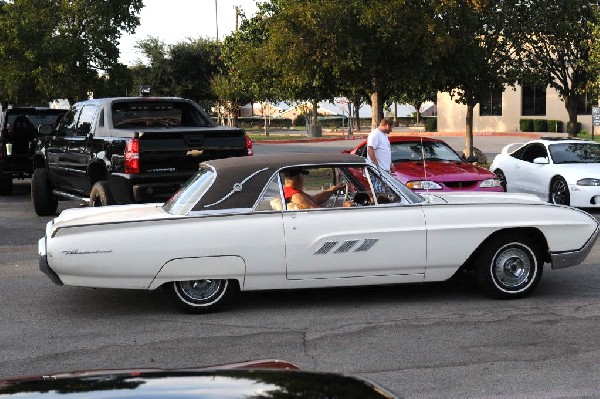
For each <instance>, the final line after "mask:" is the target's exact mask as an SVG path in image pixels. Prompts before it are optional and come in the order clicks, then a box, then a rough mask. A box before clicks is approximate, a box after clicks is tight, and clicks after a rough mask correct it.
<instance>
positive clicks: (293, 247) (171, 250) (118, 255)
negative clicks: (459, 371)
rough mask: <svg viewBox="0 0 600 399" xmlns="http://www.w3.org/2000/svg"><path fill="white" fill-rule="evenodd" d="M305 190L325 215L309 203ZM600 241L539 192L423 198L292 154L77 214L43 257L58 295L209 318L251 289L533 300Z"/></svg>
mask: <svg viewBox="0 0 600 399" xmlns="http://www.w3.org/2000/svg"><path fill="white" fill-rule="evenodd" d="M284 186H285V187H286V188H285V189H284ZM292 186H293V189H290V188H289V187H292ZM373 187H377V188H378V191H374V189H373ZM290 190H291V191H290ZM298 193H300V196H303V195H304V196H308V197H309V198H311V199H312V200H314V201H315V202H318V204H316V205H314V206H313V207H306V206H302V205H298V204H297V203H296V202H295V201H296V199H297V197H298V195H296V194H298ZM285 198H288V199H285ZM282 199H283V200H282ZM598 232H599V230H598V223H597V222H596V220H595V219H594V218H593V217H591V216H590V215H589V214H587V213H586V212H583V211H581V210H578V209H574V208H570V207H565V206H558V205H552V204H548V203H545V202H542V201H540V200H539V199H538V198H536V197H535V196H532V195H527V194H509V193H452V194H446V193H436V194H435V195H432V194H426V195H424V196H420V195H417V194H415V193H413V192H412V191H410V190H408V189H407V188H406V187H405V186H403V185H402V184H401V183H400V182H399V181H397V180H396V179H394V178H393V177H392V176H391V175H389V174H387V173H386V172H383V171H381V170H380V169H378V168H377V167H376V166H374V165H373V164H371V163H370V162H369V161H367V160H365V159H364V158H361V157H358V156H355V155H348V154H291V155H290V154H285V155H273V156H268V157H267V156H254V157H246V158H229V159H221V160H214V161H207V162H205V163H203V164H201V165H200V170H199V172H198V173H197V174H196V175H195V176H194V177H193V178H192V179H191V180H190V181H189V182H188V183H187V184H186V185H185V186H184V187H182V188H181V190H180V191H179V192H178V193H177V194H175V195H174V196H173V198H171V199H170V200H169V201H168V202H166V203H165V204H142V205H120V206H108V207H101V208H81V209H69V210H65V211H63V212H62V213H61V215H60V216H59V217H57V218H56V219H54V220H53V221H51V222H49V223H48V225H47V227H46V236H45V237H44V238H42V239H41V240H40V241H39V254H40V268H41V270H42V271H43V272H44V273H46V274H47V275H48V276H49V277H50V278H51V279H52V281H54V282H55V283H57V284H59V285H62V284H64V285H72V286H84V287H105V288H126V289H145V290H152V289H155V288H158V287H161V286H164V287H166V288H167V289H168V290H169V291H170V293H171V294H172V298H173V299H175V301H176V302H177V303H178V304H179V305H180V306H182V307H183V308H184V309H185V310H188V311H191V312H207V311H212V310H215V309H217V308H219V307H221V306H223V305H224V304H225V303H227V302H228V301H229V300H230V299H231V298H232V297H233V296H234V294H236V293H237V292H238V291H240V290H241V291H249V290H269V289H297V288H318V287H339V286H358V285H374V284H396V283H418V282H429V281H442V280H447V279H449V278H450V277H452V276H453V275H454V274H455V273H457V272H459V271H461V270H465V269H466V270H472V271H473V272H474V273H473V274H474V276H475V277H476V279H477V281H478V283H479V285H480V287H481V288H482V290H483V291H484V292H486V293H487V294H490V295H492V296H496V297H501V298H518V297H523V296H525V295H527V294H529V293H531V292H532V291H533V289H534V288H535V286H536V285H537V283H538V282H539V280H540V278H541V276H542V271H543V265H544V263H550V264H551V267H552V268H565V267H569V266H573V265H577V264H579V263H581V262H582V261H583V260H584V259H585V257H586V256H587V254H588V253H589V252H590V250H591V248H592V247H593V245H594V242H595V241H596V238H597V237H598Z"/></svg>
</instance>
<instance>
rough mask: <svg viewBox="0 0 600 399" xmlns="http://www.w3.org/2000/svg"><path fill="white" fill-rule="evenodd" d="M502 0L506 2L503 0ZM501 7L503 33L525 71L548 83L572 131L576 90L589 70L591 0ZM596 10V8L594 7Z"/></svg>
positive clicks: (592, 22)
mask: <svg viewBox="0 0 600 399" xmlns="http://www.w3.org/2000/svg"><path fill="white" fill-rule="evenodd" d="M507 3H508V2H507ZM508 4H509V5H510V6H507V7H505V8H504V12H505V14H506V18H507V21H508V23H507V26H508V27H510V28H511V29H510V30H507V35H508V36H509V37H510V41H511V42H512V44H513V46H514V48H515V54H516V56H517V57H518V59H519V61H520V62H521V68H522V69H523V71H524V73H525V76H528V77H535V78H537V80H538V81H541V82H544V83H546V84H548V85H550V87H552V88H554V89H555V90H556V91H557V92H558V94H559V96H560V97H561V99H562V100H563V102H564V103H565V108H566V110H567V113H568V114H569V123H568V126H567V131H568V133H569V134H577V131H576V127H577V126H578V124H577V107H578V101H579V94H581V93H582V92H584V91H585V90H586V88H587V87H588V86H589V84H590V82H591V81H593V78H594V77H595V76H593V75H590V69H589V59H590V51H591V48H592V46H593V45H594V33H593V32H594V26H596V24H597V20H598V13H597V7H598V3H597V1H590V0H545V1H536V0H523V1H519V2H511V3H508ZM595 11H596V12H595Z"/></svg>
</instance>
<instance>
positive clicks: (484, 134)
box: [252, 132, 548, 145]
mask: <svg viewBox="0 0 600 399" xmlns="http://www.w3.org/2000/svg"><path fill="white" fill-rule="evenodd" d="M334 135H336V134H335V133H333V134H332V133H330V134H329V135H328V137H312V138H311V137H306V138H297V139H294V138H290V139H284V140H260V141H253V142H252V144H253V145H257V144H292V143H322V142H328V141H343V140H366V139H367V136H368V133H364V134H363V133H361V134H355V135H353V136H347V135H344V134H339V137H335V136H334ZM547 135H548V134H547V133H546V134H542V133H528V132H473V137H477V136H481V137H494V136H497V137H502V136H504V137H507V136H511V137H525V138H530V139H539V138H540V137H542V136H547ZM332 136H333V137H332ZM390 136H414V137H420V136H423V137H463V136H465V132H392V133H390Z"/></svg>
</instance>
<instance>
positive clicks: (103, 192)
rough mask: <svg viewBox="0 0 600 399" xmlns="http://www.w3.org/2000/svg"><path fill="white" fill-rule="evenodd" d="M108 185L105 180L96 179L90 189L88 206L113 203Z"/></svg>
mask: <svg viewBox="0 0 600 399" xmlns="http://www.w3.org/2000/svg"><path fill="white" fill-rule="evenodd" d="M114 204H115V200H114V199H113V196H112V193H111V192H110V187H109V185H108V183H107V182H106V181H98V182H96V183H94V185H93V186H92V191H90V206H107V205H114Z"/></svg>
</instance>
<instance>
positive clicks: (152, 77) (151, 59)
mask: <svg viewBox="0 0 600 399" xmlns="http://www.w3.org/2000/svg"><path fill="white" fill-rule="evenodd" d="M135 47H136V48H137V49H139V50H140V51H141V52H142V54H143V55H144V56H145V57H146V59H147V62H146V63H144V62H143V61H142V60H138V61H137V62H136V63H135V64H134V65H133V67H132V68H131V71H132V73H133V81H134V87H135V88H138V89H139V88H140V87H141V86H146V85H149V86H151V88H152V94H153V95H157V96H169V95H173V88H174V87H175V80H174V77H173V74H172V71H171V68H172V65H171V62H170V59H169V47H168V46H167V45H166V44H165V43H164V42H163V41H162V40H160V39H159V38H157V37H152V36H149V37H147V38H146V39H143V40H140V41H138V42H137V43H136V46H135Z"/></svg>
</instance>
